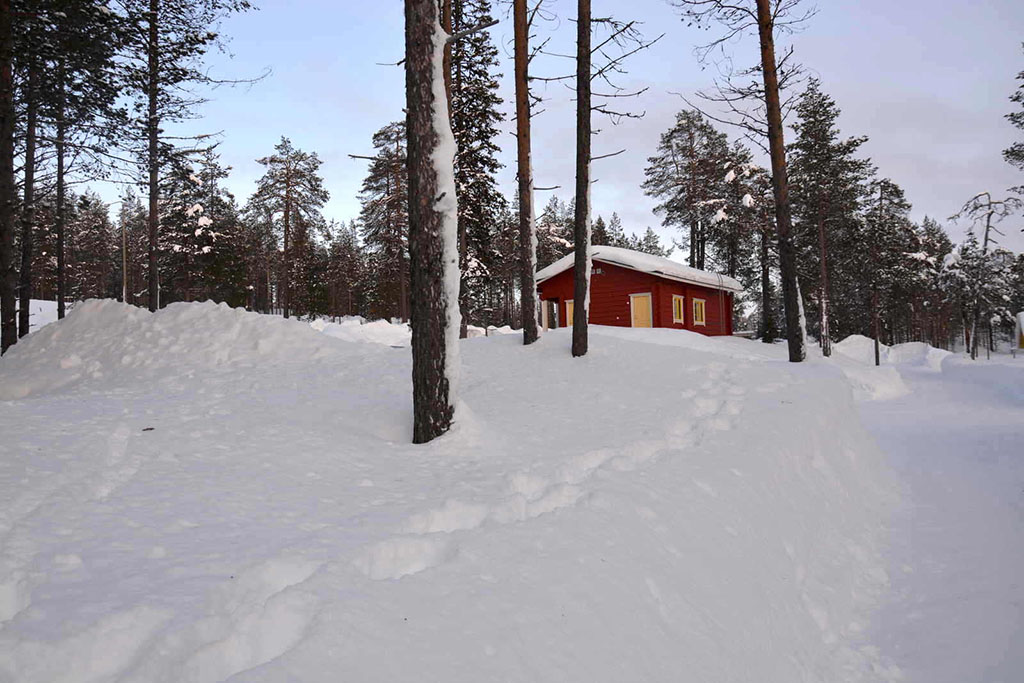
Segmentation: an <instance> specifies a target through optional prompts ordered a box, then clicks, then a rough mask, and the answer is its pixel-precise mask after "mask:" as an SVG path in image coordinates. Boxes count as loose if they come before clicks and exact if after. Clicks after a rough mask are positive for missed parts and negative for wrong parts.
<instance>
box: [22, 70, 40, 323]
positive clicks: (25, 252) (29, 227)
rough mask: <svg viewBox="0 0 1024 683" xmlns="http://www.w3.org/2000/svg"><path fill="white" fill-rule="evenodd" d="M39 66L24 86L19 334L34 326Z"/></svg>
mask: <svg viewBox="0 0 1024 683" xmlns="http://www.w3.org/2000/svg"><path fill="white" fill-rule="evenodd" d="M35 88H36V68H35V67H34V66H33V67H30V68H29V70H28V82H27V83H26V86H25V202H24V206H23V208H22V213H21V272H20V273H19V274H18V275H19V277H18V298H19V301H20V303H19V306H18V336H19V337H24V336H25V335H26V334H28V332H29V329H30V328H31V324H32V323H31V321H30V320H29V315H30V313H31V311H30V310H29V309H30V306H31V300H32V250H33V247H34V244H33V242H34V238H35V225H34V224H35V217H36V195H35V191H36V120H37V117H38V110H39V106H38V103H39V98H38V96H37V94H36V90H35Z"/></svg>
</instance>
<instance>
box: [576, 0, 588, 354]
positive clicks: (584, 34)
mask: <svg viewBox="0 0 1024 683" xmlns="http://www.w3.org/2000/svg"><path fill="white" fill-rule="evenodd" d="M577 7H578V12H577V19H576V213H575V217H574V225H573V234H574V240H575V242H576V246H575V257H576V258H575V263H574V266H575V267H574V269H573V285H574V287H573V298H574V299H575V304H574V306H573V318H572V355H573V357H577V356H584V355H586V353H587V341H588V340H587V313H588V310H587V309H588V308H589V303H590V302H589V301H588V298H589V297H588V290H589V288H590V287H589V285H590V0H578V5H577Z"/></svg>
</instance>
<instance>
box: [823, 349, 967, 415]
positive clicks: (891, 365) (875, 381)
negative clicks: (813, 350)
mask: <svg viewBox="0 0 1024 683" xmlns="http://www.w3.org/2000/svg"><path fill="white" fill-rule="evenodd" d="M874 345H875V341H874V340H873V339H871V338H870V337H865V336H862V335H859V334H855V335H851V336H849V337H847V338H846V339H843V340H842V341H840V342H837V343H836V344H834V345H833V346H832V348H833V350H834V351H835V352H836V353H835V355H834V356H833V358H834V360H835V362H836V363H837V364H838V365H839V367H840V368H842V370H843V372H844V373H845V374H846V376H847V378H848V379H849V380H850V383H851V385H852V386H853V387H854V391H855V392H856V394H857V396H858V398H860V399H863V400H876V401H877V400H888V399H893V398H899V397H900V396H904V395H906V394H907V393H908V392H909V391H910V389H909V388H908V387H907V384H906V383H905V382H904V381H903V377H902V376H901V375H900V373H899V370H898V369H897V367H896V366H901V367H916V368H919V369H923V370H927V371H930V372H941V371H942V363H943V361H945V359H946V358H948V357H950V356H951V355H952V354H951V353H950V352H949V351H944V350H943V349H936V348H934V347H932V346H930V345H928V344H926V343H924V342H907V343H905V344H896V345H895V346H886V345H885V344H879V345H878V358H879V362H880V363H881V365H878V366H876V365H875V346H874Z"/></svg>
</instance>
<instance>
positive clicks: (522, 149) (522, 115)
mask: <svg viewBox="0 0 1024 683" xmlns="http://www.w3.org/2000/svg"><path fill="white" fill-rule="evenodd" d="M512 20H513V24H514V30H513V32H514V35H515V82H516V150H517V153H518V175H519V178H518V180H519V262H520V274H519V283H520V289H519V300H520V306H521V310H522V320H523V344H532V343H533V342H535V341H537V284H536V278H535V275H536V273H535V270H536V265H537V245H536V242H535V240H536V238H535V236H534V222H533V221H534V219H533V168H532V160H531V158H530V82H529V69H530V55H529V41H530V27H529V25H528V19H527V16H526V0H514V3H513V6H512Z"/></svg>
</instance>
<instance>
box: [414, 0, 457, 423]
mask: <svg viewBox="0 0 1024 683" xmlns="http://www.w3.org/2000/svg"><path fill="white" fill-rule="evenodd" d="M445 37H446V34H445V32H443V31H442V30H441V27H440V25H439V24H438V16H437V0H405V93H406V134H407V136H408V144H407V163H408V175H409V256H410V271H411V272H410V275H411V278H412V315H411V322H412V385H413V394H412V396H413V443H426V442H428V441H430V440H432V439H434V438H436V437H438V436H440V435H441V434H443V433H444V432H446V431H448V429H449V427H450V426H451V423H452V419H453V415H454V412H455V408H454V401H455V390H456V388H455V387H454V386H452V382H453V380H454V377H455V373H456V372H457V367H456V366H457V364H458V331H459V327H460V322H461V321H460V318H461V316H460V313H459V301H458V298H459V297H458V291H452V290H456V289H457V286H458V285H457V283H458V282H459V280H460V276H459V272H458V264H459V254H458V240H457V234H458V200H457V198H456V196H455V178H454V153H455V140H454V138H453V136H452V132H451V126H450V124H449V120H448V107H447V102H446V101H445V99H444V98H443V97H438V95H439V94H442V93H443V92H444V91H443V87H442V83H443V80H444V68H443V51H444V45H443V43H442V41H443V40H444V39H445Z"/></svg>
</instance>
